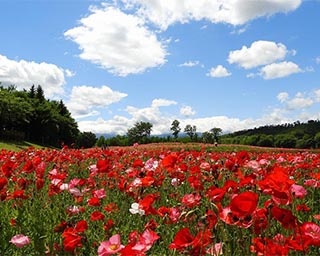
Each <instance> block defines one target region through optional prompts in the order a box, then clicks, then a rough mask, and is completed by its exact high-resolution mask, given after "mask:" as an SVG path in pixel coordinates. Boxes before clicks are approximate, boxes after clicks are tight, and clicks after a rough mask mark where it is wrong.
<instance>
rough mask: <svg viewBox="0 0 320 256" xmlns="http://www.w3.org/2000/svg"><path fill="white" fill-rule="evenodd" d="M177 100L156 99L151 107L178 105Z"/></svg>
mask: <svg viewBox="0 0 320 256" xmlns="http://www.w3.org/2000/svg"><path fill="white" fill-rule="evenodd" d="M176 104H177V102H176V101H174V100H167V99H154V100H153V101H152V103H151V107H153V108H157V107H167V106H170V105H176Z"/></svg>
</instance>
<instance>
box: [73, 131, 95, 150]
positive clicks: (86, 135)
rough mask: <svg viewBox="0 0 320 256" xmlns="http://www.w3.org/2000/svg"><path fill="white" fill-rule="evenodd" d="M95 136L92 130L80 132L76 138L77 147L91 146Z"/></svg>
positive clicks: (93, 143)
mask: <svg viewBox="0 0 320 256" xmlns="http://www.w3.org/2000/svg"><path fill="white" fill-rule="evenodd" d="M96 141H97V137H96V135H95V134H94V133H92V132H81V133H80V134H79V135H78V138H77V140H76V146H77V147H78V148H91V147H93V146H94V145H95V144H96Z"/></svg>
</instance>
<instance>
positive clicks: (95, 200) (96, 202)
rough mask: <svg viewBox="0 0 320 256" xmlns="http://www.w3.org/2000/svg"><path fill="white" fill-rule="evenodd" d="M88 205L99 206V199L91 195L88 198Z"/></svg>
mask: <svg viewBox="0 0 320 256" xmlns="http://www.w3.org/2000/svg"><path fill="white" fill-rule="evenodd" d="M88 205H89V206H100V199H99V198H97V197H91V198H90V199H89V200H88Z"/></svg>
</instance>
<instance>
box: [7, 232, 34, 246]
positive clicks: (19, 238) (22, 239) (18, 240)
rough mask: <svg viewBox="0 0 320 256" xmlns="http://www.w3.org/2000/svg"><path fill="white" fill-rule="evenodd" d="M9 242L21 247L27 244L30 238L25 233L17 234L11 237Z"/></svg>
mask: <svg viewBox="0 0 320 256" xmlns="http://www.w3.org/2000/svg"><path fill="white" fill-rule="evenodd" d="M10 243H13V244H14V245H15V246H16V247H18V248H21V247H23V246H25V245H27V244H30V239H29V237H27V236H25V235H22V234H18V235H15V236H13V237H12V238H11V240H10Z"/></svg>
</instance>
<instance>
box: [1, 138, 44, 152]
mask: <svg viewBox="0 0 320 256" xmlns="http://www.w3.org/2000/svg"><path fill="white" fill-rule="evenodd" d="M29 147H34V148H44V147H43V146H40V145H38V144H34V143H31V142H27V141H3V140H2V141H0V150H1V149H6V150H11V151H19V150H23V149H27V148H29Z"/></svg>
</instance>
